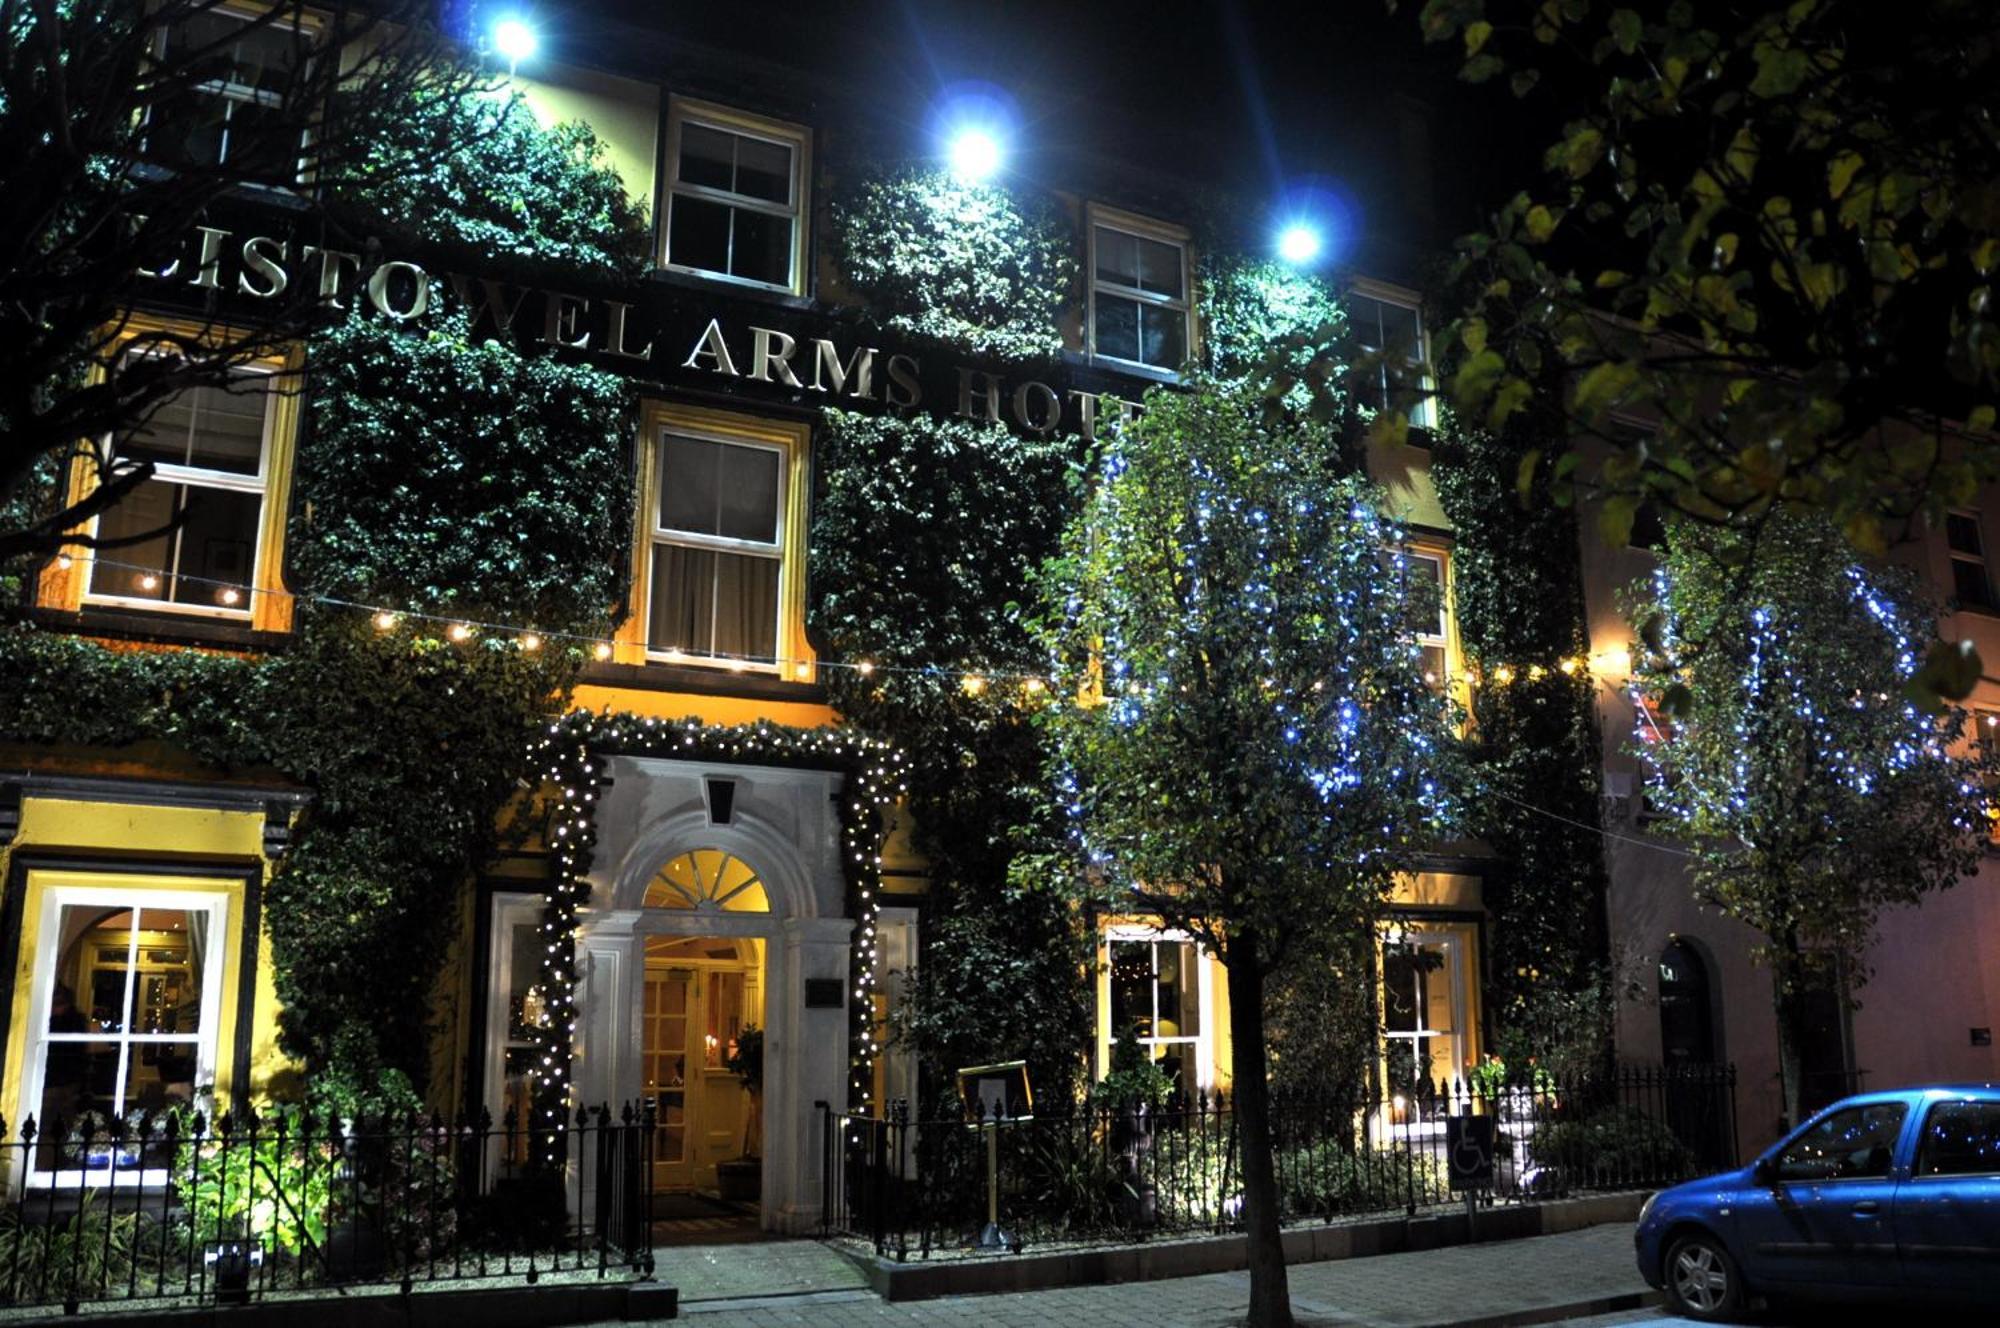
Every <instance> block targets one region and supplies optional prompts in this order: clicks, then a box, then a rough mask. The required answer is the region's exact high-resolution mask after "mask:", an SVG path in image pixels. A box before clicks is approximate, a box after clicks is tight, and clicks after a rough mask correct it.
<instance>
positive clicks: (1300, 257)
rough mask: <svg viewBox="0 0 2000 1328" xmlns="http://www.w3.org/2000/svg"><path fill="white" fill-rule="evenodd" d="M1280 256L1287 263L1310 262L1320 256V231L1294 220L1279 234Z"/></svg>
mask: <svg viewBox="0 0 2000 1328" xmlns="http://www.w3.org/2000/svg"><path fill="white" fill-rule="evenodd" d="M1278 256H1279V257H1280V258H1282V259H1284V260H1285V261H1286V262H1287V263H1310V262H1312V261H1313V259H1315V258H1317V257H1319V232H1318V231H1316V230H1314V229H1313V228H1312V227H1310V226H1308V225H1306V224H1304V223H1303V222H1293V223H1292V224H1291V225H1289V226H1287V227H1285V229H1284V231H1283V232H1282V233H1281V234H1280V235H1279V236H1278Z"/></svg>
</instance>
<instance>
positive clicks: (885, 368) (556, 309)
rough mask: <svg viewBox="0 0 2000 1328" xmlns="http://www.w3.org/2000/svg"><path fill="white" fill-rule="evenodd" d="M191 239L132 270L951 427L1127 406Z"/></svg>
mask: <svg viewBox="0 0 2000 1328" xmlns="http://www.w3.org/2000/svg"><path fill="white" fill-rule="evenodd" d="M195 232H196V234H195V235H194V236H190V237H189V238H188V240H187V241H186V242H184V243H183V245H182V247H181V253H180V254H179V255H178V256H177V257H175V258H174V259H173V260H172V261H171V262H167V263H164V264H162V265H161V266H159V267H157V268H141V269H140V273H141V275H142V276H145V277H148V278H151V279H153V280H155V281H159V282H163V283H166V284H167V285H168V286H178V287H182V288H183V289H184V290H186V291H188V292H193V291H205V292H215V293H217V294H218V295H224V296H241V297H245V298H248V299H252V300H276V299H279V298H281V297H283V296H285V295H286V294H287V293H292V294H293V297H294V298H297V292H295V290H294V287H295V286H296V285H298V283H301V282H307V283H312V285H313V288H314V294H315V295H316V296H317V298H318V299H319V300H321V301H322V302H324V303H325V304H327V305H328V306H330V307H332V308H335V309H347V308H351V307H354V306H356V305H364V306H365V307H367V308H369V309H372V310H373V311H374V312H375V313H376V314H378V315H380V316H381V317H384V318H388V319H391V320H393V321H396V322H399V323H406V322H413V321H415V320H418V319H421V318H423V317H424V316H425V315H426V314H427V313H429V312H430V310H431V308H432V306H433V304H435V303H437V302H438V301H439V300H440V299H451V300H455V301H457V302H458V303H459V304H460V305H462V306H464V307H465V308H466V309H468V310H470V311H471V315H472V326H473V329H474V330H475V331H477V330H479V328H480V326H481V325H482V323H483V324H485V325H486V326H487V327H489V328H490V329H491V331H492V332H493V334H495V335H498V336H511V337H514V338H516V339H517V340H520V341H523V342H526V343H529V344H536V345H541V346H545V347H548V348H550V349H554V350H564V351H572V352H577V353H580V354H588V355H595V356H600V357H603V358H605V359H608V360H610V361H613V362H614V363H616V364H623V365H625V366H628V367H635V366H641V365H643V366H649V367H651V368H654V369H655V370H658V369H662V368H665V369H668V370H679V371H684V372H687V373H691V374H695V375H700V376H703V377H707V378H711V379H712V378H714V377H716V376H720V377H723V378H726V379H729V380H732V382H734V383H740V384H748V383H762V384H768V385H769V386H770V387H771V388H773V389H777V390H786V391H791V392H796V393H808V392H816V393H820V394H823V395H824V396H826V397H827V398H829V399H830V400H838V401H840V402H841V403H842V404H845V405H853V404H870V403H872V404H876V405H879V406H881V407H883V408H885V409H888V410H891V411H913V410H921V409H929V410H932V411H937V410H938V409H939V404H940V402H941V401H944V402H947V403H948V405H949V408H950V410H951V413H953V414H956V415H958V416H961V417H963V418H965V419H970V420H994V421H1000V422H1004V423H1009V424H1012V425H1014V426H1016V427H1018V428H1021V429H1025V430H1027V431H1028V432H1030V433H1035V434H1047V433H1051V432H1053V431H1054V430H1056V429H1059V428H1063V427H1070V428H1074V429H1076V430H1077V431H1078V432H1080V433H1082V434H1083V435H1084V436H1085V437H1087V438H1088V437H1094V436H1095V433H1096V428H1097V422H1098V419H1099V418H1100V416H1109V415H1111V414H1114V413H1115V414H1118V415H1121V416H1122V415H1129V414H1131V413H1132V412H1135V411H1137V410H1139V409H1140V407H1139V405H1138V404H1137V403H1136V402H1132V401H1129V400H1126V399H1125V398H1123V397H1120V396H1118V395H1116V394H1115V393H1111V392H1093V391H1086V390H1083V389H1081V388H1069V389H1068V390H1066V391H1058V390H1057V389H1056V388H1054V387H1051V386H1050V385H1049V384H1047V383H1045V382H1042V381H1040V380H1038V379H1023V380H1021V381H1018V382H1008V381H1006V380H1004V379H1003V378H1002V377H1001V375H999V374H997V373H993V372H991V371H989V370H985V369H980V368H976V367H973V366H970V365H962V364H961V365H956V366H953V368H954V373H953V376H952V378H951V379H950V380H949V381H948V382H944V383H938V382H928V383H927V381H926V375H925V373H924V370H923V365H922V363H921V362H920V361H919V360H918V359H917V357H915V356H914V355H910V354H907V353H904V352H900V351H896V352H891V353H890V354H888V355H884V354H883V353H882V351H881V349H880V348H879V347H876V346H866V345H859V344H855V345H850V346H847V347H843V346H842V345H841V344H840V343H839V342H838V341H836V340H834V339H833V338H832V337H830V336H803V335H796V334H794V333H791V332H786V331H782V330H780V329H778V328H773V327H762V326H758V325H757V324H755V323H750V322H747V321H745V322H742V323H741V325H740V326H738V327H735V328H733V329H732V328H729V327H725V325H724V321H723V318H722V317H721V316H720V315H713V314H702V313H698V312H696V313H693V315H692V318H690V313H691V311H690V310H688V309H686V308H685V307H684V306H683V305H682V304H680V303H678V302H675V303H673V304H671V305H661V306H660V307H655V308H651V309H646V308H642V305H641V303H640V302H638V301H635V300H620V299H612V298H608V297H604V296H583V295H578V294H574V293H572V292H569V291H561V290H554V289H550V288H547V287H538V286H525V285H516V284H512V283H509V282H505V281H499V280H495V279H494V278H491V277H475V276H466V275H464V274H462V273H458V272H447V273H445V274H444V278H443V281H442V282H440V281H439V280H438V278H436V277H435V276H433V275H432V273H431V272H430V270H429V269H427V268H425V267H424V266H423V265H421V264H419V263H415V262H411V261H409V260H408V259H400V258H396V259H387V260H384V261H382V262H379V263H376V264H375V265H374V266H373V267H372V268H371V267H367V266H366V264H365V260H364V258H363V256H362V255H361V254H358V253H354V252H352V251H349V250H343V249H329V248H323V247H321V246H318V245H311V244H300V245H297V246H296V247H295V246H294V245H293V244H292V242H291V241H289V240H286V239H281V238H279V237H276V236H271V235H251V236H250V237H249V238H247V239H244V240H242V241H241V242H240V243H239V242H238V241H237V240H236V234H237V233H236V232H234V231H230V230H226V229H223V228H220V227H215V226H197V227H196V228H195ZM190 250H191V251H192V252H190ZM626 293H627V294H635V292H629V291H628V292H626ZM653 303H656V304H657V303H659V302H657V301H655V302H653ZM829 330H830V331H831V330H839V329H833V328H829ZM927 387H928V389H929V391H928V392H927V390H926V389H927ZM927 402H928V403H929V404H928V405H927V404H926V403H927Z"/></svg>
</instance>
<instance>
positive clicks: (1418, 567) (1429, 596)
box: [1403, 553, 1444, 636]
mask: <svg viewBox="0 0 2000 1328" xmlns="http://www.w3.org/2000/svg"><path fill="white" fill-rule="evenodd" d="M1403 565H1404V567H1405V568H1407V569H1408V571H1409V574H1410V581H1409V596H1410V623H1411V626H1412V628H1413V630H1415V631H1417V632H1418V633H1420V634H1422V635H1424V636H1443V635H1444V564H1443V563H1441V562H1439V561H1438V560H1437V559H1436V558H1431V557H1426V556H1425V555H1423V554H1417V553H1411V554H1405V555H1404V558H1403Z"/></svg>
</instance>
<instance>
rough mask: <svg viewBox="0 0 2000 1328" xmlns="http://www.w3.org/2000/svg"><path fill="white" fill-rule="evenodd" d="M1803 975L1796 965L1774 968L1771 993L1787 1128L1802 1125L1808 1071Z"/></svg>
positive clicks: (1779, 1076)
mask: <svg viewBox="0 0 2000 1328" xmlns="http://www.w3.org/2000/svg"><path fill="white" fill-rule="evenodd" d="M1802 979H1803V974H1801V973H1800V972H1799V971H1798V966H1797V965H1796V964H1787V963H1779V964H1774V965H1772V967H1771V993H1772V998H1773V1004H1774V1006H1775V1008H1776V1013H1777V1016H1778V1080H1779V1082H1780V1084H1782V1085H1783V1087H1784V1096H1785V1103H1784V1107H1785V1128H1786V1129H1791V1128H1792V1127H1793V1126H1795V1125H1797V1124H1798V1123H1799V1119H1800V1117H1799V1103H1800V1101H1801V1100H1802V1096H1803V1089H1804V1087H1805V1085H1804V1083H1803V1081H1802V1075H1803V1073H1804V1069H1805V1045H1806V1004H1805V993H1804V992H1803V991H1802V990H1801V987H1802V985H1803V983H1802Z"/></svg>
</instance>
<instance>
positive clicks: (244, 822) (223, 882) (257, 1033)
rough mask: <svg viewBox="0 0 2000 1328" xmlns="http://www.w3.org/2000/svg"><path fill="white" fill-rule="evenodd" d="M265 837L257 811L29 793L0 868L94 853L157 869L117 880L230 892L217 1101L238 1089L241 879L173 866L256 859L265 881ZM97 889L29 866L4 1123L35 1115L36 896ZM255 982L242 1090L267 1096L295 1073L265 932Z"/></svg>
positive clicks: (65, 873) (77, 874)
mask: <svg viewBox="0 0 2000 1328" xmlns="http://www.w3.org/2000/svg"><path fill="white" fill-rule="evenodd" d="M263 836H264V815H263V813H262V812H261V811H249V810H245V811H219V810H214V809H208V808H193V807H161V806H146V805H139V804H128V803H112V802H94V801H88V800H83V799H66V798H41V797H35V796H32V795H31V796H29V797H28V798H27V799H25V800H24V801H23V803H22V807H21V827H20V831H19V833H18V834H17V835H16V837H15V840H14V843H13V845H12V846H11V848H10V849H9V850H8V853H7V858H6V865H7V866H11V862H12V856H13V855H14V854H17V853H45V852H57V851H61V852H76V853H101V854H104V855H105V856H107V857H117V858H124V859H130V860H131V861H133V863H134V864H135V865H140V866H144V867H147V868H149V869H156V870H149V871H148V872H147V873H146V874H145V875H143V876H139V875H136V874H135V875H134V876H131V877H127V876H124V875H123V874H121V875H120V876H119V877H118V878H116V879H117V881H118V882H120V883H127V882H129V883H131V884H134V885H137V886H139V887H140V888H149V889H172V890H186V891H191V892H197V893H204V894H223V895H226V896H228V898H229V918H230V930H231V932H232V935H231V937H230V946H229V950H228V952H227V955H226V957H225V959H224V961H223V962H224V968H223V973H222V1008H221V1010H220V1012H219V1015H220V1017H219V1019H218V1022H217V1027H216V1044H215V1045H216V1053H215V1054H216V1062H215V1070H216V1083H215V1087H216V1090H217V1092H218V1094H220V1095H225V1096H226V1095H229V1094H232V1093H233V1092H234V1091H236V1090H237V1088H238V1087H239V1085H236V1084H234V1083H233V1082H232V1074H233V1067H232V1063H233V1061H234V1059H235V1057H234V1049H235V1045H236V1035H237V1023H236V1020H237V1010H238V999H237V997H238V991H237V984H238V982H239V980H240V975H241V971H242V970H241V967H240V965H239V963H238V962H237V960H238V958H239V957H240V956H241V954H242V950H241V946H242V943H243V936H242V930H241V928H242V922H243V902H244V901H243V885H242V882H241V881H240V880H230V879H226V878H217V877H213V876H182V875H175V874H174V864H175V863H176V862H187V863H195V862H199V863H202V864H204V865H209V864H216V863H224V864H230V863H237V864H243V865H249V864H251V863H256V864H259V865H260V868H261V870H262V871H263V874H264V878H265V879H266V880H268V879H269V874H270V868H269V864H268V863H267V862H266V861H265V859H264V844H263ZM105 883H106V877H105V876H104V875H103V874H101V873H98V874H93V873H92V872H90V871H88V870H80V869H74V868H68V867H55V868H48V869H43V868H36V869H34V870H32V871H30V872H29V873H28V879H27V884H26V893H25V896H24V898H23V900H22V903H23V907H22V911H21V919H22V923H21V925H22V929H23V932H22V937H21V953H20V959H19V962H18V963H17V965H16V967H15V971H14V973H13V975H12V981H13V983H14V1009H13V1015H12V1018H11V1021H10V1024H9V1026H8V1029H7V1056H6V1064H5V1068H4V1079H0V1113H4V1114H5V1115H6V1116H7V1117H8V1118H9V1119H11V1120H20V1119H21V1118H22V1115H23V1114H24V1110H32V1109H33V1108H32V1106H30V1105H28V1104H24V1103H22V1102H21V1101H20V1093H21V1085H22V1072H23V1060H24V1057H25V1051H26V1045H27V1042H28V1035H29V1028H28V1020H29V1017H30V1007H31V1004H32V996H33V991H32V987H33V982H34V973H35V960H36V955H35V942H36V939H37V934H38V930H39V927H40V921H41V911H42V898H43V895H44V893H45V892H46V891H47V889H48V888H49V887H50V886H51V885H100V884H105ZM256 984H257V990H256V1004H255V1007H254V1015H253V1022H252V1026H251V1031H250V1045H251V1083H250V1084H249V1085H247V1088H248V1091H249V1092H251V1093H253V1094H262V1093H264V1092H266V1091H268V1089H269V1087H270V1084H271V1082H272V1080H273V1079H274V1078H275V1077H278V1076H282V1075H284V1074H285V1073H286V1072H288V1071H290V1070H292V1069H293V1068H294V1067H293V1065H292V1063H291V1062H290V1061H289V1060H288V1059H287V1058H286V1057H285V1056H284V1055H283V1054H282V1053H281V1052H280V1051H279V1050H278V1045H277V1040H278V1030H277V1012H278V1002H277V993H276V988H275V978H274V975H273V972H272V968H271V948H270V942H269V939H268V937H267V936H263V935H260V936H259V938H258V946H257V974H256Z"/></svg>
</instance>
